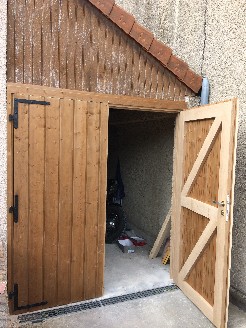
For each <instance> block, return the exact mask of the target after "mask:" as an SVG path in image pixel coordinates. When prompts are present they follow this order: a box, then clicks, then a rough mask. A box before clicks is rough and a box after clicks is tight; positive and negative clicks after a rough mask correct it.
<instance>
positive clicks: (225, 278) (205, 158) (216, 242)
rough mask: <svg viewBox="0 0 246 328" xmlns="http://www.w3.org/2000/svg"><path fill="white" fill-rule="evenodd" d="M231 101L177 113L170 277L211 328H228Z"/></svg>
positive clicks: (232, 155) (233, 131) (233, 127)
mask: <svg viewBox="0 0 246 328" xmlns="http://www.w3.org/2000/svg"><path fill="white" fill-rule="evenodd" d="M236 105H237V102H236V101H234V100H233V101H227V102H224V103H220V104H215V105H210V106H204V107H200V108H195V109H192V110H188V111H185V112H182V113H180V115H179V117H178V119H177V126H176V141H175V142H176V145H175V163H174V178H175V179H174V196H173V206H172V210H173V213H172V245H171V247H172V275H173V278H174V281H175V283H176V284H177V285H178V286H179V287H180V288H181V290H182V291H183V292H184V293H185V294H186V295H187V296H188V297H189V298H190V299H191V300H192V301H193V302H194V303H195V304H196V305H197V306H198V307H199V308H200V310H201V311H202V312H203V313H204V314H205V315H206V316H207V317H208V318H209V320H211V321H212V322H213V324H214V325H215V326H216V327H220V328H222V327H226V326H227V308H228V292H229V281H230V276H229V269H230V247H231V228H232V216H233V214H232V210H233V186H234V169H235V149H236V130H237V129H236V116H237V113H236Z"/></svg>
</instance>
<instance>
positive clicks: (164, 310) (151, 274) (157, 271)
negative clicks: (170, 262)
mask: <svg viewBox="0 0 246 328" xmlns="http://www.w3.org/2000/svg"><path fill="white" fill-rule="evenodd" d="M148 252H149V250H148V247H143V248H138V249H136V253H133V254H123V253H122V251H121V250H120V249H119V248H118V246H117V245H106V263H105V293H104V296H103V298H105V297H106V298H108V297H111V296H115V295H123V294H127V293H132V292H137V291H142V290H146V289H152V288H156V287H162V286H166V285H169V284H171V283H172V280H171V279H170V277H169V266H164V265H162V264H161V262H160V257H159V258H157V259H154V260H149V259H148ZM11 327H19V325H13V326H11ZM21 327H36V328H39V327H40V328H41V327H42V328H74V327H79V328H116V327H119V328H129V327H131V328H149V327H153V328H166V327H167V328H169V327H173V328H180V327H184V328H194V327H196V328H212V327H214V326H213V325H212V324H211V323H210V322H209V320H208V319H207V318H206V317H205V316H203V314H202V313H201V312H200V311H199V310H198V309H197V307H196V306H195V305H194V304H193V303H192V302H191V301H190V300H189V299H188V298H187V297H186V296H185V295H184V294H183V293H182V292H181V291H180V290H174V291H168V292H166V293H163V294H160V295H155V296H150V297H146V298H142V299H137V300H131V301H127V302H124V303H118V304H114V305H107V306H104V307H100V308H95V309H90V310H85V311H81V312H78V313H74V314H67V315H63V316H60V317H57V318H53V319H49V320H46V321H45V322H43V323H39V324H30V323H29V324H22V325H21ZM228 328H246V313H245V312H243V311H241V310H239V309H238V308H237V307H235V306H234V305H230V308H229V324H228Z"/></svg>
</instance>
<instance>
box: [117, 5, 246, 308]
mask: <svg viewBox="0 0 246 328" xmlns="http://www.w3.org/2000/svg"><path fill="white" fill-rule="evenodd" d="M116 3H117V4H118V5H120V6H122V7H124V9H125V10H127V11H129V12H131V13H132V14H133V15H135V17H136V19H137V20H138V21H139V23H141V24H143V25H144V26H145V27H146V28H149V29H150V30H151V31H152V32H153V33H154V35H155V37H156V38H158V39H159V40H161V41H163V42H164V43H165V44H167V45H169V46H170V47H171V48H172V50H173V53H174V54H177V55H178V56H180V58H182V59H183V60H184V61H186V62H187V63H189V66H190V67H191V68H192V69H193V70H195V72H196V73H197V74H202V75H206V76H207V77H208V79H209V82H210V86H211V92H210V103H212V102H218V101H222V100H225V99H231V98H233V97H238V98H239V106H240V112H239V131H238V148H237V166H236V186H235V206H234V227H233V248H232V269H231V285H232V288H231V291H232V294H233V297H234V299H237V301H238V302H241V304H243V305H242V306H243V307H244V309H246V273H245V268H246V252H245V248H246V234H245V229H246V216H245V206H246V192H245V185H246V174H245V167H246V156H245V154H246V118H245V117H246V93H245V90H246V79H245V70H246V52H245V40H246V23H245V12H246V2H245V1H244V0H238V1H227V0H218V1H212V0H208V1H203V0H198V1H187V0H175V1H173V0H160V1H158V2H157V1H155V0H143V1H141V6H139V2H138V1H136V0H116Z"/></svg>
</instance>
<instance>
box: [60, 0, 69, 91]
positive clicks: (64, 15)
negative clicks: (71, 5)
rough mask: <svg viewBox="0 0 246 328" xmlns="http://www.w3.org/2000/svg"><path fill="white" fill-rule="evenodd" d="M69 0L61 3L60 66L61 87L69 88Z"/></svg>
mask: <svg viewBox="0 0 246 328" xmlns="http://www.w3.org/2000/svg"><path fill="white" fill-rule="evenodd" d="M67 1H68V0H63V1H62V2H61V3H60V14H59V21H60V23H59V24H60V25H59V55H60V57H59V68H60V88H67V64H68V63H67V46H68V37H69V36H68V28H69V26H68V4H67Z"/></svg>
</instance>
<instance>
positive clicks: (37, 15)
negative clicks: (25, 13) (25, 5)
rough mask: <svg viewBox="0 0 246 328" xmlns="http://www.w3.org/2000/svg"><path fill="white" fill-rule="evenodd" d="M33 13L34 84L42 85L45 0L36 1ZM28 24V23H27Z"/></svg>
mask: <svg viewBox="0 0 246 328" xmlns="http://www.w3.org/2000/svg"><path fill="white" fill-rule="evenodd" d="M34 6H35V8H34V13H33V15H34V16H33V34H32V40H33V84H37V85H42V6H43V0H39V1H34ZM27 24H28V23H27Z"/></svg>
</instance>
